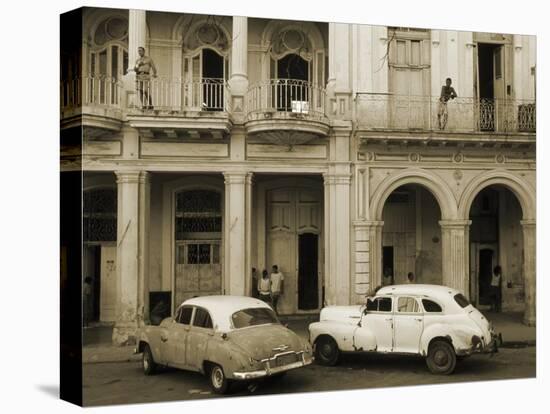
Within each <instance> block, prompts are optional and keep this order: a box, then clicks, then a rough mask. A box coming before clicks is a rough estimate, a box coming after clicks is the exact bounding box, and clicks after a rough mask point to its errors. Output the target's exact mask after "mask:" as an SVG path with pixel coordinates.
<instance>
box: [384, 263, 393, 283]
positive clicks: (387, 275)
mask: <svg viewBox="0 0 550 414" xmlns="http://www.w3.org/2000/svg"><path fill="white" fill-rule="evenodd" d="M383 276H384V277H383V278H382V286H388V285H393V272H392V270H391V268H390V267H389V266H386V267H385V268H384V272H383Z"/></svg>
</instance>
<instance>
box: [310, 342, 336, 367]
mask: <svg viewBox="0 0 550 414" xmlns="http://www.w3.org/2000/svg"><path fill="white" fill-rule="evenodd" d="M339 359H340V350H339V349H338V344H337V343H336V341H335V340H334V339H332V338H331V337H330V336H322V337H320V338H319V339H318V340H317V342H316V344H315V360H316V361H317V362H319V363H320V364H321V365H328V366H333V365H336V364H337V363H338V360H339Z"/></svg>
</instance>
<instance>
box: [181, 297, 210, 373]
mask: <svg viewBox="0 0 550 414" xmlns="http://www.w3.org/2000/svg"><path fill="white" fill-rule="evenodd" d="M213 336H214V327H213V325H212V318H211V317H210V314H209V313H208V311H207V310H206V309H204V308H199V307H197V308H195V315H194V317H193V322H192V324H191V329H190V330H189V334H188V336H187V346H186V349H185V352H186V363H187V367H188V369H191V370H194V371H200V370H201V368H202V364H203V361H204V356H205V354H206V351H207V349H208V342H209V341H210V339H211V338H212V337H213Z"/></svg>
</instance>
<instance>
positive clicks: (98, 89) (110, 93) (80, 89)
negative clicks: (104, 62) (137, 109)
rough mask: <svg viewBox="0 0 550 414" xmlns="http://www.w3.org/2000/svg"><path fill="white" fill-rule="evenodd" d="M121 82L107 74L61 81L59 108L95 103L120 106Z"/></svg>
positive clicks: (66, 108) (64, 108)
mask: <svg viewBox="0 0 550 414" xmlns="http://www.w3.org/2000/svg"><path fill="white" fill-rule="evenodd" d="M121 92H122V84H121V82H120V81H118V80H117V79H115V78H111V77H107V76H86V77H83V78H75V79H68V80H64V81H61V91H60V97H61V109H62V110H70V109H76V108H79V107H82V106H89V105H94V106H95V105H97V106H108V107H116V108H119V107H120V98H121Z"/></svg>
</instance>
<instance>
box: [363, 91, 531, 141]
mask: <svg viewBox="0 0 550 414" xmlns="http://www.w3.org/2000/svg"><path fill="white" fill-rule="evenodd" d="M355 105H356V119H357V123H358V127H359V128H364V129H394V130H413V131H414V130H436V131H438V130H441V131H449V132H481V131H487V132H501V133H502V132H535V130H536V104H535V102H534V101H532V100H531V101H527V100H511V99H481V100H478V99H474V98H455V99H453V100H449V101H448V102H447V103H446V104H442V103H441V102H440V101H439V97H430V96H400V95H393V94H367V93H360V94H357V96H356V101H355Z"/></svg>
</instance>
